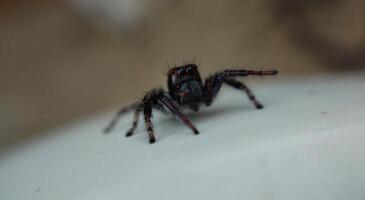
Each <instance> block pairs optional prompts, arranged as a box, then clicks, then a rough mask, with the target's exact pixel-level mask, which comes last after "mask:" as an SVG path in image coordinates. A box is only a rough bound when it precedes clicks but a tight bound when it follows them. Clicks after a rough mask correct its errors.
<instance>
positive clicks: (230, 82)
mask: <svg viewBox="0 0 365 200" xmlns="http://www.w3.org/2000/svg"><path fill="white" fill-rule="evenodd" d="M224 82H225V83H227V84H228V85H230V86H232V87H234V88H236V89H239V90H243V91H244V92H245V93H246V94H247V96H248V98H249V99H250V101H251V102H252V103H253V104H255V107H256V108H257V109H262V108H264V106H263V105H262V104H261V103H260V102H259V101H258V100H257V99H256V97H255V95H254V94H253V93H252V92H251V90H250V88H248V87H247V86H246V85H245V84H244V83H241V82H239V81H236V80H234V79H232V78H225V79H224Z"/></svg>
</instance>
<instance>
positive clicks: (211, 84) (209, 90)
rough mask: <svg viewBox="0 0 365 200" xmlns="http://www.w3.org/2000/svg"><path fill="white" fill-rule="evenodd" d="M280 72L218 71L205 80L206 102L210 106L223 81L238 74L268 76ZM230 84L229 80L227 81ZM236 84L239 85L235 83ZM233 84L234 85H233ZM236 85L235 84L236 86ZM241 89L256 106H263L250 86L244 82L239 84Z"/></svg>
mask: <svg viewBox="0 0 365 200" xmlns="http://www.w3.org/2000/svg"><path fill="white" fill-rule="evenodd" d="M277 73H278V71H277V70H225V71H223V72H219V73H216V74H214V75H212V76H210V77H208V78H207V79H206V80H205V85H204V91H205V104H206V105H207V106H210V105H211V104H212V102H213V100H214V97H215V96H217V94H218V92H219V90H220V88H221V87H222V84H223V82H226V80H229V79H231V78H230V77H238V76H250V75H252V76H268V75H276V74H277ZM226 83H227V84H229V83H228V82H226ZM234 85H237V83H235V84H234ZM232 86H233V85H232ZM234 87H235V86H234ZM239 87H240V89H243V90H244V91H245V92H246V93H247V95H248V96H249V98H250V99H251V101H253V102H254V103H255V106H256V108H258V109H259V108H262V105H261V104H260V103H259V102H258V101H257V100H256V98H255V96H254V95H253V94H252V92H251V91H250V89H249V88H247V87H246V86H245V85H243V84H242V86H239Z"/></svg>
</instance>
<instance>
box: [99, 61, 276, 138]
mask: <svg viewBox="0 0 365 200" xmlns="http://www.w3.org/2000/svg"><path fill="white" fill-rule="evenodd" d="M277 73H278V71H276V70H225V71H222V72H218V73H215V74H213V75H211V76H209V77H208V78H207V79H205V83H204V84H203V82H202V80H201V77H200V74H199V71H198V66H197V65H195V64H188V65H183V66H179V67H174V68H172V69H170V70H169V72H168V78H167V86H168V92H165V91H164V90H163V89H153V90H151V91H150V92H147V94H146V95H145V96H144V98H143V99H142V100H141V101H138V102H136V103H134V104H132V105H130V106H127V107H124V108H122V109H121V110H120V111H119V112H118V113H117V115H116V116H115V117H114V119H113V120H112V121H111V122H110V124H109V125H108V126H107V127H106V128H105V130H104V132H105V133H108V132H110V131H111V130H112V129H113V127H114V126H115V124H116V122H117V120H118V119H119V117H120V116H121V115H122V114H123V113H125V112H127V111H129V110H131V109H134V110H135V112H134V120H133V125H132V127H131V128H130V129H129V130H128V132H127V134H126V136H131V135H132V134H133V132H134V130H135V129H136V128H137V125H138V117H139V114H140V113H141V112H143V114H144V120H145V123H146V129H147V132H148V136H149V140H150V143H154V142H155V136H154V133H153V127H152V122H151V118H152V109H153V108H154V109H158V110H160V111H162V112H164V113H171V114H173V115H175V116H176V117H178V118H179V119H180V120H181V121H182V122H183V123H184V124H185V125H186V126H188V127H189V128H190V129H191V130H192V131H193V132H194V133H195V134H198V133H199V131H198V129H197V128H196V127H195V126H194V125H193V124H192V123H191V122H190V120H189V119H188V118H187V117H186V116H185V115H184V114H182V113H181V112H180V108H182V107H187V108H190V109H192V110H193V111H196V112H197V111H199V106H201V105H202V104H205V105H206V106H210V105H211V104H212V102H213V100H214V98H215V96H216V95H217V94H218V92H219V90H220V88H221V86H222V84H223V83H226V84H227V85H229V86H232V87H234V88H236V89H239V90H242V91H244V92H245V93H246V94H247V96H248V98H249V99H250V100H251V101H252V103H253V104H254V105H255V107H256V108H257V109H261V108H263V106H262V104H261V103H259V102H258V101H257V100H256V98H255V96H254V95H253V94H252V92H251V90H250V89H249V88H248V87H247V86H246V85H244V84H243V83H241V82H239V81H237V80H235V79H234V77H239V76H249V75H253V76H266V75H276V74H277Z"/></svg>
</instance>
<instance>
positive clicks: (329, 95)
mask: <svg viewBox="0 0 365 200" xmlns="http://www.w3.org/2000/svg"><path fill="white" fill-rule="evenodd" d="M250 80H253V81H255V83H258V82H260V84H259V85H255V84H249V86H251V88H252V89H253V91H254V93H255V94H256V95H257V97H258V99H259V100H260V101H261V102H262V103H263V104H264V105H265V106H266V107H265V109H263V110H256V109H254V107H253V105H252V104H250V103H249V101H248V100H247V98H246V97H245V95H243V94H241V93H240V92H237V91H234V90H232V89H229V88H227V87H224V88H223V90H224V91H223V92H222V94H221V95H220V96H219V98H218V99H217V101H216V102H215V103H214V104H213V106H212V107H210V108H208V109H204V110H203V111H202V112H200V113H189V114H188V115H189V117H190V119H191V120H192V121H193V122H194V123H195V125H196V126H197V127H198V129H199V130H200V132H201V134H200V135H198V136H195V135H193V134H192V133H191V131H190V130H189V129H188V128H185V127H184V126H183V125H181V124H180V123H179V122H178V121H177V120H175V119H174V118H170V117H165V116H161V115H159V114H156V117H155V118H154V119H153V122H154V125H155V129H156V136H157V142H156V143H155V144H153V145H150V144H148V140H147V136H146V133H145V131H144V127H143V126H140V127H139V128H138V130H137V132H136V134H135V135H134V136H133V137H131V138H125V137H124V132H125V131H126V130H127V129H128V128H129V125H130V122H131V118H132V113H130V114H128V115H127V116H126V117H125V118H124V120H122V121H121V122H120V123H119V125H118V128H117V129H116V130H115V131H114V132H113V133H111V134H109V135H103V134H101V129H102V128H103V127H104V126H105V125H106V124H107V123H108V121H109V120H110V118H111V117H112V116H113V115H114V112H110V113H107V114H103V115H101V116H98V117H95V118H92V119H89V120H85V121H83V122H79V123H75V124H73V125H69V126H67V127H64V128H60V129H58V130H54V131H53V132H56V133H53V134H49V135H47V136H45V137H43V138H37V139H34V140H33V141H30V142H27V143H26V144H22V145H18V146H16V147H14V148H12V149H9V150H8V151H6V152H3V153H2V154H1V155H0V199H4V200H24V199H26V200H42V199H44V200H49V199H52V200H61V199H68V200H71V199H75V200H76V199H77V200H83V199H85V200H92V199H103V200H109V199H110V200H112V199H113V200H114V199H115V200H116V199H118V200H120V199H128V200H132V199H141V200H145V199H156V200H157V199H158V200H162V199H166V200H171V199H174V200H178V199H184V200H186V199H210V200H211V199H217V200H221V199H240V200H242V199H278V200H279V199H280V200H283V199H288V200H292V199H303V200H304V199H306V200H308V199H311V200H313V199H318V200H325V199H328V200H336V199H338V200H343V199H359V200H360V199H365V191H364V187H365V123H364V122H365V93H364V88H365V79H364V77H362V76H360V75H356V76H350V75H348V76H335V77H325V78H320V77H318V78H311V79H302V80H299V81H298V80H280V76H278V77H277V78H275V79H273V80H272V81H270V82H269V81H267V80H263V79H260V80H257V82H256V80H254V79H250ZM140 125H143V123H140Z"/></svg>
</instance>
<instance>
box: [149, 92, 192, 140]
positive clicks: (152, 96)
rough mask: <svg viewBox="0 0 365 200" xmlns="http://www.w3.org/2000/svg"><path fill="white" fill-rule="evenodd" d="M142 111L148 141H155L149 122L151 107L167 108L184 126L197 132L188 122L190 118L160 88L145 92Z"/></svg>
mask: <svg viewBox="0 0 365 200" xmlns="http://www.w3.org/2000/svg"><path fill="white" fill-rule="evenodd" d="M142 103H143V111H144V120H145V123H146V129H147V133H148V137H149V141H150V143H154V142H155V141H156V139H155V135H154V131H153V125H152V122H151V118H152V108H158V109H160V110H161V109H162V111H165V110H164V109H165V108H167V110H169V111H170V112H171V113H172V114H174V115H175V116H176V117H178V118H179V119H180V120H181V121H182V122H183V123H184V124H185V125H186V126H188V127H189V128H190V129H191V130H192V131H193V132H194V133H195V134H198V133H199V131H198V129H197V128H196V127H195V126H194V125H193V124H192V123H191V122H190V120H189V119H188V118H187V117H186V116H185V115H184V114H182V113H181V112H180V111H179V109H178V108H177V107H176V106H175V103H174V102H173V100H172V99H171V98H170V96H169V95H168V94H167V93H166V92H164V91H163V90H162V89H157V90H152V91H151V92H149V93H147V94H146V95H145V97H144V98H143V102H142Z"/></svg>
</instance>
